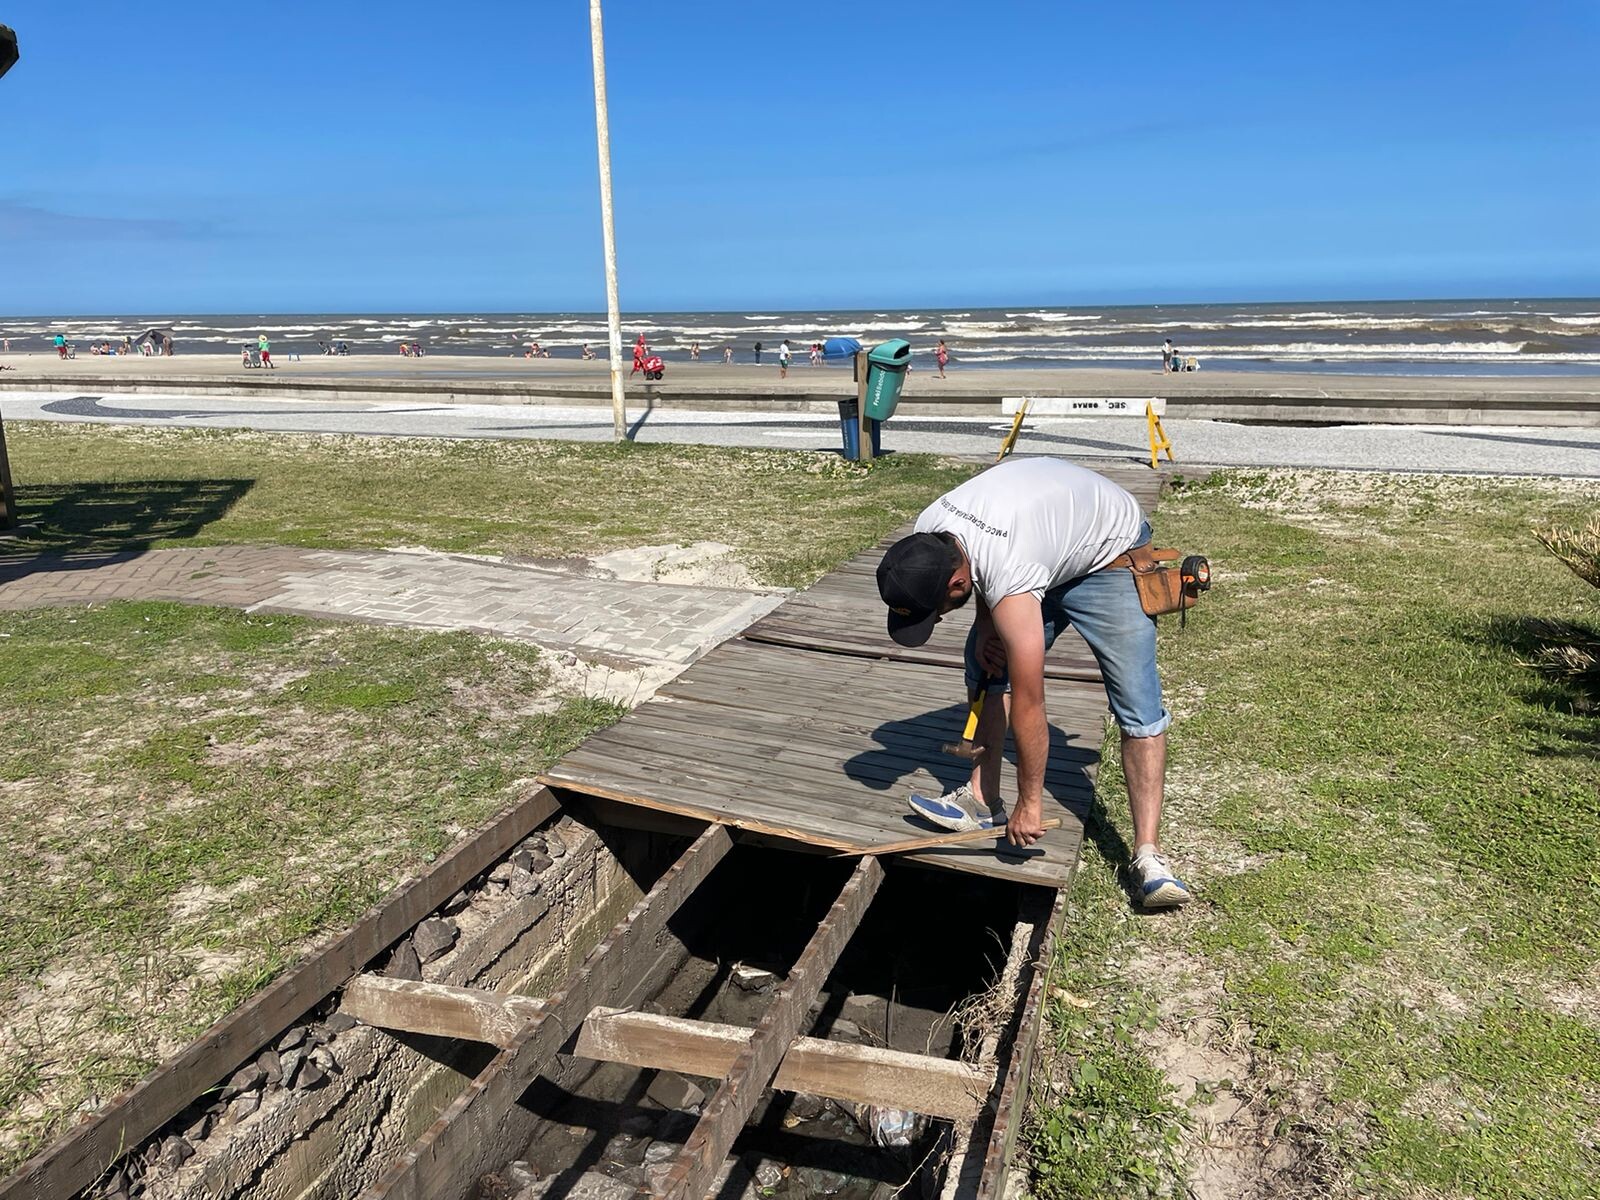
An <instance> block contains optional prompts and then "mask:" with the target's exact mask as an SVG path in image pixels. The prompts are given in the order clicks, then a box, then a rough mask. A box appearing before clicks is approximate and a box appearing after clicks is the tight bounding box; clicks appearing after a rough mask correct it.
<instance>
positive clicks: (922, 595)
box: [878, 533, 961, 646]
mask: <svg viewBox="0 0 1600 1200" xmlns="http://www.w3.org/2000/svg"><path fill="white" fill-rule="evenodd" d="M960 565H961V551H959V550H957V549H956V548H955V547H954V546H952V545H951V544H950V543H949V542H947V541H945V540H944V539H943V538H941V537H940V536H939V535H938V534H936V533H913V534H912V535H911V536H910V537H904V538H901V539H900V540H899V541H898V542H896V543H895V544H894V545H892V546H890V547H889V549H888V550H887V551H885V552H884V555H883V561H882V562H880V563H879V564H878V595H880V596H882V597H883V602H884V603H885V604H887V605H888V606H889V636H890V637H892V638H893V639H894V640H895V641H896V642H898V643H900V645H902V646H920V645H922V644H923V643H924V642H926V641H927V640H928V639H929V638H930V637H932V636H933V627H934V625H935V624H936V623H937V622H938V620H939V609H940V608H941V607H942V606H943V604H944V602H945V599H946V597H947V596H948V595H949V593H950V576H951V574H952V573H953V572H954V571H955V569H956V568H957V567H958V566H960Z"/></svg>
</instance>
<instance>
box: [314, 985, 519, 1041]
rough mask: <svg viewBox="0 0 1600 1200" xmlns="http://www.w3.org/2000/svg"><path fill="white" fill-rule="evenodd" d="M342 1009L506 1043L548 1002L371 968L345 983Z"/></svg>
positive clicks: (391, 1023)
mask: <svg viewBox="0 0 1600 1200" xmlns="http://www.w3.org/2000/svg"><path fill="white" fill-rule="evenodd" d="M339 1011H340V1012H344V1013H348V1014H349V1015H350V1016H352V1017H354V1018H355V1019H356V1020H358V1021H360V1022H362V1023H363V1024H366V1025H376V1026H377V1027H378V1028H380V1029H398V1030H400V1031H402V1032H405V1033H426V1034H428V1035H430V1036H432V1037H451V1038H465V1039H466V1040H468V1041H473V1042H487V1043H488V1044H489V1045H491V1046H499V1047H501V1048H502V1049H504V1048H505V1047H506V1046H509V1045H511V1043H512V1041H513V1040H514V1039H515V1038H516V1035H517V1034H518V1033H520V1032H521V1031H522V1027H523V1026H524V1025H526V1024H527V1023H528V1022H529V1021H531V1020H533V1019H534V1018H535V1017H537V1016H539V1015H540V1014H541V1013H543V1012H544V1002H543V1001H542V1000H535V999H533V998H532V997H530V996H508V995H502V994H501V993H499V992H491V991H488V990H486V989H484V988H471V987H453V986H451V985H450V984H446V983H428V982H426V981H423V980H416V979H390V978H388V977H387V976H384V975H370V974H369V975H357V976H356V977H355V978H354V979H352V980H351V981H350V982H349V983H347V984H345V985H344V995H343V996H342V997H341V998H340V1000H339Z"/></svg>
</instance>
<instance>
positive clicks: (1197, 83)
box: [0, 0, 1600, 314]
mask: <svg viewBox="0 0 1600 1200" xmlns="http://www.w3.org/2000/svg"><path fill="white" fill-rule="evenodd" d="M606 17H607V50H608V63H609V71H610V84H611V88H610V98H611V128H612V148H613V155H614V161H615V173H616V184H617V231H618V240H619V246H620V255H621V278H622V299H623V307H624V308H625V309H630V310H643V309H649V308H657V309H664V308H696V309H708V308H728V307H750V306H754V307H757V308H758V309H766V308H802V307H811V306H818V307H885V306H896V305H903V306H909V305H936V304H948V305H958V306H965V305H983V304H988V303H993V304H1020V303H1036V304H1043V303H1058V304H1072V303H1088V304H1095V303H1115V302H1141V301H1147V300H1161V301H1180V300H1213V299H1215V300H1248V299H1262V300H1268V299H1316V298H1323V299H1335V298H1379V297H1429V298H1432V297H1450V296H1488V295H1522V296H1554V295H1581V296H1593V295H1595V294H1597V293H1600V5H1597V4H1595V3H1593V0H1572V2H1566V0H1539V2H1537V3H1530V4H1509V3H1505V2H1504V0H1501V2H1499V3H1493V4H1479V3H1450V4H1444V3H1437V4H1426V3H1403V2H1402V3H1395V2H1392V0H1391V2H1388V3H1382V4H1367V3H1349V2H1343V0H1341V3H1338V4H1316V5H1309V4H1285V3H1282V0H1277V2H1274V3H1261V4H1255V3H1225V4H1197V3H1194V2H1193V0H1187V2H1185V3H1147V4H1139V5H1134V4H1110V3H1090V2H1089V0H1072V2H1068V3H1055V2H1052V3H1046V2H1043V0H1036V2H1032V3H1023V2H1020V0H1012V2H1002V3H994V4H977V5H974V4H971V3H955V2H946V0H919V2H918V3H898V2H889V0H875V2H874V3H870V4H867V3H860V2H859V0H858V2H857V3H853V4H848V5H835V4H827V3H821V4H814V5H810V6H800V7H796V6H792V5H779V4H764V3H750V2H749V0H738V2H732V0H705V2H695V0H683V2H681V3H676V4H664V3H660V2H659V0H608V3H607V5H606ZM0 22H4V23H6V24H10V25H12V26H13V27H14V28H15V29H16V30H17V32H18V35H19V38H20V39H21V43H22V54H23V58H22V61H21V62H20V63H19V64H18V65H17V66H16V67H15V68H14V69H13V70H12V72H11V73H10V74H9V75H8V76H7V77H6V78H5V79H4V80H3V81H0V313H10V314H32V313H47V312H48V313H93V312H174V313H176V312H184V311H190V312H241V311H242V312H257V311H262V312H266V311H317V310H335V311H342V310H369V311H370V310H379V311H440V310H443V311H462V310H469V309H527V310H545V309H597V308H601V307H603V305H604V296H605V293H604V288H603V283H602V276H601V251H600V228H599V215H598V214H599V203H598V192H597V188H598V184H597V172H596V167H595V150H594V114H593V95H592V92H591V85H590V60H589V40H588V39H589V34H588V5H587V4H586V3H584V2H583V0H541V2H539V3H529V2H528V0H519V2H515V3H512V2H505V3H498V2H495V0H475V2H472V3H464V4H457V5H445V4H438V3H428V4H423V3H414V2H397V3H386V4H384V5H381V6H379V5H371V4H333V3H328V2H327V0H319V2H317V3H310V2H303V0H277V2H274V3H271V4H266V5H258V6H254V7H241V6H237V5H233V4H222V3H216V2H215V0H207V2H205V3H199V2H174V3H167V4H161V5H153V6H152V5H146V6H143V7H141V6H138V5H128V4H127V3H108V2H99V0H96V2H92V3H66V2H64V0H0Z"/></svg>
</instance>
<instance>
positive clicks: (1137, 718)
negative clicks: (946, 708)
mask: <svg viewBox="0 0 1600 1200" xmlns="http://www.w3.org/2000/svg"><path fill="white" fill-rule="evenodd" d="M915 529H916V532H914V533H912V534H911V535H910V536H909V537H905V538H901V539H900V540H899V541H898V542H896V543H895V544H894V545H893V546H891V547H889V549H888V550H887V551H886V552H885V553H884V556H883V560H882V561H881V562H880V563H879V564H878V593H879V595H880V596H881V597H882V599H883V602H884V603H885V604H886V605H887V606H888V608H889V614H888V633H889V636H890V637H891V638H893V639H894V640H895V641H896V642H897V643H899V644H900V645H902V646H920V645H922V644H923V643H925V642H926V641H927V640H928V638H929V637H930V636H931V635H932V633H933V627H934V626H935V625H936V624H937V623H938V622H939V620H940V619H941V618H942V617H944V616H945V615H947V614H949V613H951V612H954V611H955V610H956V609H958V608H960V607H961V606H962V605H964V604H965V603H966V602H967V601H968V600H969V599H971V598H972V597H973V596H974V595H976V597H977V605H976V608H977V611H976V613H975V614H974V617H973V622H972V628H971V630H970V632H969V633H968V635H967V643H966V655H965V657H966V681H967V694H968V696H969V697H975V696H977V694H978V692H979V690H980V689H982V690H984V691H985V692H986V693H987V702H986V703H985V704H984V707H983V715H982V717H981V719H980V720H979V723H978V730H977V734H976V736H975V737H974V738H973V741H974V743H975V744H976V745H980V746H985V747H988V749H987V750H986V751H985V752H984V753H983V754H981V755H980V756H979V757H978V758H977V759H976V760H975V761H974V763H973V770H972V777H971V780H970V781H969V782H968V783H966V784H965V785H963V786H962V787H960V788H957V789H956V790H955V791H954V792H951V793H948V794H946V795H944V796H931V797H930V796H922V795H916V794H914V795H913V796H912V797H911V811H912V812H914V813H916V814H917V815H918V816H921V817H924V818H926V819H927V820H930V821H932V822H933V823H935V824H937V825H940V826H942V827H944V828H947V829H955V830H963V829H977V828H981V827H984V826H991V827H992V826H999V825H1001V824H1004V825H1005V828H1006V837H1007V839H1008V840H1009V841H1010V842H1011V844H1012V845H1014V846H1027V845H1030V844H1032V843H1033V842H1034V841H1036V840H1038V838H1039V837H1040V836H1041V835H1042V834H1043V832H1044V831H1043V830H1042V829H1041V828H1040V823H1041V821H1042V819H1043V788H1044V775H1045V764H1046V760H1047V759H1048V757H1049V753H1050V726H1049V721H1048V719H1047V717H1046V715H1045V693H1044V656H1045V652H1046V651H1047V650H1049V648H1050V646H1051V643H1053V642H1054V641H1055V639H1056V636H1057V635H1058V634H1059V633H1060V632H1061V631H1062V630H1063V629H1064V628H1066V626H1067V625H1068V624H1070V625H1071V626H1072V627H1073V628H1074V629H1076V630H1077V631H1078V632H1079V633H1080V634H1081V635H1082V636H1083V639H1084V641H1086V642H1087V643H1088V644H1089V649H1090V650H1091V651H1093V653H1094V657H1095V661H1096V662H1097V663H1099V665H1100V673H1101V675H1102V677H1103V678H1104V680H1105V687H1106V696H1107V698H1108V699H1109V701H1110V704H1111V711H1112V713H1113V715H1114V716H1115V717H1116V721H1117V724H1118V725H1119V726H1120V727H1121V730H1122V770H1123V775H1124V776H1125V777H1126V780H1127V787H1128V803H1129V807H1130V809H1131V810H1132V813H1133V832H1134V847H1135V849H1134V854H1133V863H1132V872H1133V878H1134V882H1135V885H1136V886H1137V887H1138V889H1139V899H1140V901H1141V903H1142V904H1143V905H1144V907H1146V908H1172V907H1175V906H1177V905H1180V904H1184V903H1187V902H1188V900H1189V889H1188V888H1187V887H1186V886H1185V885H1184V884H1183V883H1182V882H1180V881H1179V880H1178V879H1177V877H1176V876H1175V875H1174V874H1173V873H1172V869H1171V867H1169V866H1168V864H1167V860H1166V858H1165V857H1164V856H1163V855H1162V853H1161V849H1160V840H1159V835H1160V825H1161V805H1162V799H1163V792H1164V787H1165V776H1166V763H1167V726H1168V725H1169V724H1170V723H1171V721H1172V716H1171V714H1170V713H1169V712H1168V711H1167V709H1166V708H1165V707H1164V705H1163V704H1162V700H1161V678H1160V676H1159V675H1158V674H1157V673H1156V622H1155V618H1154V617H1150V616H1147V615H1146V614H1145V611H1144V607H1143V605H1142V604H1141V603H1140V600H1139V593H1138V589H1137V587H1136V586H1135V585H1134V580H1133V572H1132V571H1131V570H1125V569H1121V568H1122V566H1123V565H1124V561H1125V560H1124V561H1119V560H1121V559H1122V556H1123V555H1124V554H1125V553H1126V552H1127V551H1129V550H1131V549H1134V548H1135V547H1138V546H1143V545H1145V544H1147V543H1148V542H1149V541H1150V525H1149V523H1148V522H1146V521H1145V519H1144V515H1143V514H1142V513H1141V512H1140V510H1139V502H1138V501H1137V500H1135V499H1134V498H1133V496H1132V495H1130V494H1129V493H1128V492H1127V491H1126V490H1125V489H1123V488H1121V487H1118V486H1117V485H1116V484H1115V483H1113V482H1111V480H1109V479H1107V478H1105V477H1104V476H1103V475H1098V474H1096V473H1095V472H1093V471H1090V470H1088V469H1087V468H1085V467H1080V466H1077V465H1075V464H1073V463H1069V462H1066V461H1065V460H1063V459H1058V458H1043V457H1040V458H1025V459H1007V460H1006V461H1005V462H1002V463H1001V464H1000V465H999V466H996V467H991V468H990V469H989V470H987V471H985V472H984V473H983V474H981V475H978V476H976V477H974V478H973V479H970V480H968V481H967V482H966V483H963V484H961V485H960V486H959V487H957V488H955V489H953V490H952V491H950V492H947V493H946V494H945V495H943V496H940V497H939V498H938V499H937V500H935V501H934V502H933V503H932V504H930V505H929V506H928V507H927V508H925V509H924V510H923V511H922V515H921V516H919V517H918V518H917V522H916V526H915ZM1008 724H1009V726H1010V729H1011V733H1012V736H1013V738H1014V739H1015V743H1016V748H1017V799H1016V807H1015V808H1014V809H1013V810H1012V811H1011V813H1010V818H1009V820H1008V819H1007V814H1006V809H1005V805H1004V804H1003V803H1002V801H1001V798H1000V794H999V793H1000V767H1001V761H1002V752H1003V750H1004V748H1005V743H1006V729H1007V726H1008Z"/></svg>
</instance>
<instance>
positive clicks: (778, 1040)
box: [644, 858, 883, 1200]
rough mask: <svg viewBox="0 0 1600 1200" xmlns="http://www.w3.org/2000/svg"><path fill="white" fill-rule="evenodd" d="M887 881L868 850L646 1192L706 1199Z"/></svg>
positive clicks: (669, 1198) (671, 1198) (674, 1199)
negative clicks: (674, 1153) (663, 1171)
mask: <svg viewBox="0 0 1600 1200" xmlns="http://www.w3.org/2000/svg"><path fill="white" fill-rule="evenodd" d="M882 882H883V866H882V864H881V863H879V862H878V860H877V859H876V858H863V859H862V860H861V861H860V862H859V863H857V864H856V868H855V870H854V871H853V872H852V873H851V875H850V878H849V879H848V880H847V881H846V882H845V885H844V888H843V889H842V890H841V891H840V892H839V898H838V899H837V900H835V901H834V902H833V907H832V908H830V909H829V910H828V915H827V916H825V917H824V918H823V919H822V924H820V925H818V926H817V932H816V933H815V934H814V935H812V938H811V941H810V942H809V943H807V945H806V948H805V950H804V951H803V952H802V953H801V955H800V958H799V961H797V962H796V963H795V965H794V968H793V969H792V970H791V971H790V972H789V975H788V978H786V979H785V980H784V981H783V983H782V984H780V985H779V987H778V990H777V992H776V994H775V995H774V996H773V1000H772V1003H771V1004H770V1005H768V1006H767V1011H766V1012H765V1013H763V1014H762V1016H761V1021H760V1023H759V1024H758V1025H757V1026H756V1028H755V1032H754V1033H753V1034H752V1035H751V1037H750V1040H749V1041H748V1042H747V1043H746V1044H745V1047H744V1049H742V1050H741V1051H739V1055H738V1057H737V1058H735V1059H734V1062H733V1065H732V1066H731V1067H729V1068H728V1075H727V1078H725V1079H724V1080H723V1081H722V1085H721V1086H720V1087H718V1088H717V1091H716V1094H715V1095H713V1096H712V1097H711V1099H710V1100H708V1101H707V1102H706V1106H705V1109H704V1110H703V1111H702V1112H701V1114H700V1121H699V1123H698V1124H697V1125H696V1126H695V1127H694V1130H693V1132H691V1133H690V1134H689V1137H688V1140H687V1141H685V1142H684V1144H683V1150H682V1151H681V1152H680V1153H679V1155H678V1157H677V1158H676V1159H674V1160H673V1163H672V1168H671V1170H669V1171H668V1172H667V1174H666V1176H665V1178H663V1179H662V1181H661V1183H660V1185H659V1187H658V1188H657V1189H655V1190H654V1191H653V1192H650V1191H648V1190H647V1191H646V1192H645V1193H644V1194H647V1195H655V1196H660V1197H665V1198H666V1200H703V1197H704V1196H705V1195H706V1192H707V1191H708V1190H709V1189H710V1187H711V1182H712V1180H713V1179H714V1178H715V1177H716V1174H717V1172H718V1171H719V1170H720V1169H721V1167H722V1163H723V1160H724V1159H725V1158H727V1157H728V1151H729V1149H731V1148H732V1146H733V1143H734V1140H735V1139H736V1138H737V1137H738V1136H739V1131H740V1130H742V1129H743V1128H744V1125H745V1122H746V1121H748V1120H749V1119H750V1114H751V1113H752V1112H754V1111H755V1107H756V1104H757V1103H758V1102H759V1101H760V1099H761V1093H762V1092H763V1091H764V1090H765V1089H766V1087H767V1085H768V1084H769V1083H770V1082H771V1081H772V1078H773V1076H774V1075H775V1074H776V1073H777V1070H778V1064H779V1063H781V1062H782V1061H783V1059H784V1056H785V1055H786V1054H787V1053H788V1052H789V1047H790V1045H791V1044H792V1043H793V1042H794V1039H795V1037H796V1036H797V1035H798V1034H799V1032H800V1026H801V1023H802V1022H803V1021H804V1020H805V1019H806V1016H807V1015H808V1014H809V1013H810V1011H811V1005H812V1004H813V1002H815V1000H816V998H817V994H818V993H819V992H820V991H821V990H822V985H823V983H824V982H825V981H826V980H827V978H828V972H829V971H831V970H833V965H834V963H836V962H838V961H839V955H840V954H841V953H843V951H844V948H845V944H846V943H847V942H848V941H849V940H850V937H851V935H852V934H854V933H855V931H856V928H857V927H858V926H859V925H860V924H861V918H862V917H863V916H865V915H866V911H867V906H868V905H869V904H871V903H872V898H873V896H875V895H877V892H878V887H879V885H880V884H881V883H882Z"/></svg>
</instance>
